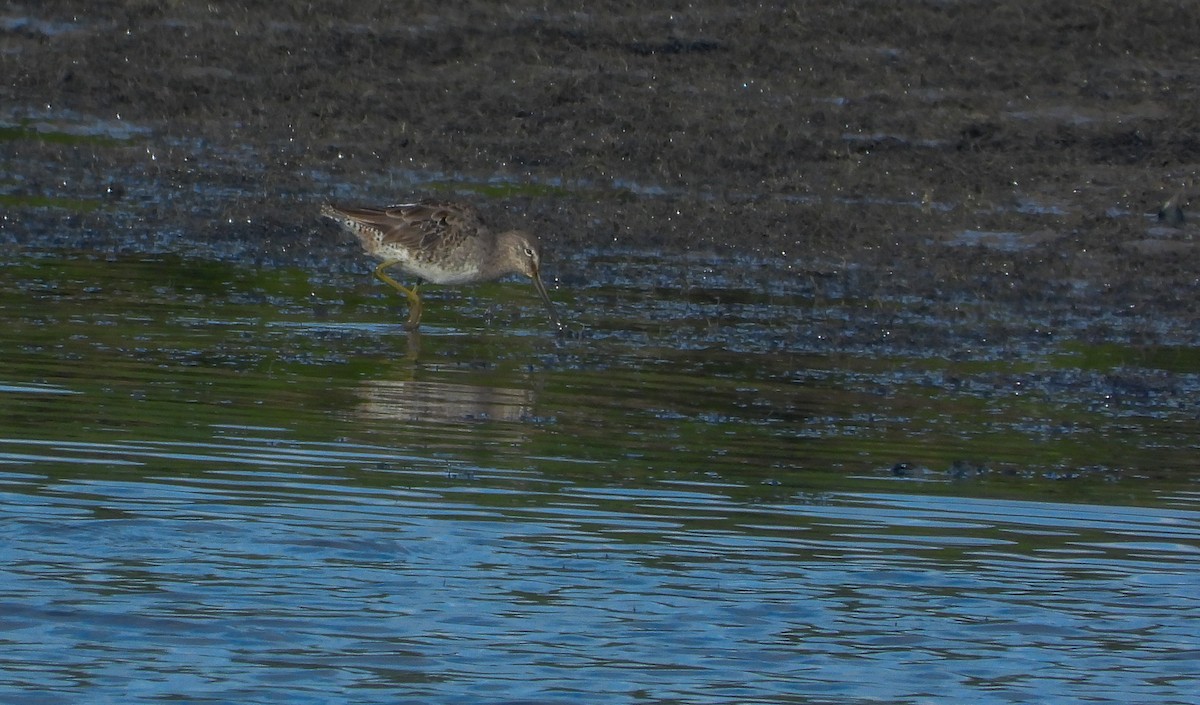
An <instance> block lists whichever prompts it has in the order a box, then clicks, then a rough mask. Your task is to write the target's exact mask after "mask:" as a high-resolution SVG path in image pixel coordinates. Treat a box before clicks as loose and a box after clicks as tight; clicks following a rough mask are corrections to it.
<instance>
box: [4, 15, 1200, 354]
mask: <svg viewBox="0 0 1200 705" xmlns="http://www.w3.org/2000/svg"><path fill="white" fill-rule="evenodd" d="M1197 24H1198V22H1197V19H1196V14H1195V13H1194V11H1192V10H1191V9H1189V7H1188V6H1187V5H1186V4H1173V3H1165V4H1164V3H1161V2H1130V3H1120V4H1116V3H1113V4H1102V5H1099V6H1094V7H1093V6H1066V5H1063V4H1061V3H1055V2H1041V3H1033V4H1029V3H1022V4H1015V3H1013V4H1001V5H991V4H975V3H889V2H867V3H855V4H853V5H843V4H839V3H829V4H816V5H812V6H804V7H802V8H790V7H787V6H786V4H785V5H781V6H778V7H766V8H753V9H740V8H731V7H729V6H728V4H727V3H717V2H695V3H689V4H687V5H686V6H684V7H680V8H677V9H671V10H664V9H649V10H643V9H636V8H634V7H633V6H627V5H614V6H608V5H600V6H597V5H595V4H594V3H579V4H575V5H570V4H556V5H554V6H552V7H551V6H546V5H544V4H543V3H527V4H513V3H507V4H505V5H503V6H501V5H499V4H496V3H486V2H479V3H455V4H453V5H428V6H424V7H418V8H405V9H404V11H397V9H396V8H395V7H394V6H393V5H391V4H389V3H374V2H367V3H354V4H352V5H349V6H347V5H346V4H344V3H335V2H304V3H251V4H248V5H246V6H243V7H237V8H234V7H229V6H225V5H213V4H203V3H178V4H168V5H164V4H162V3H153V2H104V3H83V2H64V1H55V0H49V1H47V2H38V3H15V4H12V3H10V4H9V5H7V6H6V8H5V9H4V10H3V12H2V13H0V74H2V75H3V76H4V80H3V83H2V85H0V105H2V114H0V121H2V123H0V130H2V131H0V159H2V160H3V164H4V169H3V172H4V174H3V177H2V178H0V199H2V201H0V202H2V203H3V205H4V217H3V220H0V239H2V240H3V241H4V242H5V243H6V246H8V247H12V248H18V249H29V248H56V249H65V250H82V251H85V252H97V253H104V254H110V253H122V252H133V253H139V252H163V251H173V252H179V253H182V254H184V255H185V256H188V257H199V258H216V259H223V260H236V261H242V262H246V263H251V264H255V265H261V264H267V265H274V266H299V267H303V268H307V269H312V270H321V269H328V268H342V269H344V268H354V269H364V270H365V266H366V264H365V262H364V261H363V259H362V258H361V256H360V254H359V253H358V252H357V249H356V248H355V247H353V246H352V245H351V244H349V243H347V242H346V241H345V240H344V239H341V238H339V237H338V236H337V235H336V234H335V233H334V231H333V230H332V229H330V228H328V227H325V226H323V225H322V224H321V223H319V222H317V219H316V212H317V209H318V207H319V205H320V204H321V203H322V202H323V201H325V200H329V199H337V200H348V201H358V202H379V201H392V200H398V199H404V198H409V197H413V196H427V195H433V196H454V197H460V196H461V197H467V198H470V199H472V200H473V201H475V202H476V203H478V204H479V205H480V206H481V207H482V208H483V209H484V210H485V211H486V212H488V214H489V215H490V216H491V217H492V218H493V219H494V220H497V221H500V222H503V223H506V224H507V223H512V222H515V223H521V224H525V225H527V226H529V227H531V228H532V229H534V230H535V231H537V232H539V233H541V234H542V236H543V238H544V239H545V240H546V241H547V243H548V246H549V249H550V250H551V251H552V253H553V254H552V258H554V259H555V261H556V266H557V272H556V273H557V274H558V276H559V280H560V281H561V282H563V283H564V284H566V285H580V284H583V283H585V282H588V281H593V280H594V278H595V274H594V272H592V271H589V269H588V266H587V265H588V262H589V259H588V258H587V257H576V256H575V254H574V253H577V252H581V251H585V252H600V253H606V252H621V251H631V250H632V251H638V252H646V251H651V252H655V251H661V252H663V253H666V254H668V255H669V254H671V253H693V254H694V253H697V252H704V253H712V254H713V255H715V256H716V257H718V258H720V259H721V261H723V262H724V263H725V264H724V265H723V266H726V267H731V268H738V267H747V268H752V269H755V270H760V269H762V268H764V267H765V268H767V270H768V271H769V275H770V276H771V277H772V278H774V279H776V280H777V281H780V282H784V283H788V282H791V281H796V282H803V283H804V286H808V287H810V289H811V290H812V292H813V295H814V296H817V297H820V296H835V297H844V298H851V299H861V300H864V301H882V300H904V301H919V302H923V304H922V305H923V306H925V307H926V308H927V309H928V314H929V315H932V316H934V317H942V318H947V317H954V316H956V315H958V311H959V309H960V307H961V306H962V305H964V304H965V305H967V306H970V307H980V306H982V307H985V308H993V309H996V310H1001V309H1002V308H1003V309H1004V310H1008V309H1007V308H1005V307H1012V308H1011V317H1013V318H1016V319H1024V318H1026V316H1027V315H1028V314H1029V313H1030V312H1033V313H1036V315H1037V316H1038V317H1039V318H1040V319H1041V320H1042V321H1043V323H1042V324H1040V325H1037V326H1028V328H1030V331H1029V333H1028V335H1029V336H1031V338H1030V339H1031V340H1032V339H1035V338H1036V337H1037V336H1044V335H1046V334H1047V330H1046V328H1047V326H1049V327H1050V328H1051V330H1050V331H1049V333H1050V334H1064V333H1065V334H1069V335H1072V336H1081V337H1085V338H1088V339H1101V340H1113V339H1115V340H1120V341H1122V342H1133V343H1137V344H1150V345H1154V344H1160V343H1161V344H1173V345H1180V344H1192V343H1194V342H1195V339H1196V331H1197V330H1200V327H1198V326H1197V325H1196V322H1197V320H1196V319H1197V302H1196V301H1197V297H1196V295H1195V294H1196V289H1197V281H1198V276H1197V271H1198V269H1200V262H1198V261H1197V245H1196V242H1195V234H1196V232H1197V227H1198V226H1197V225H1196V224H1195V222H1193V220H1192V219H1191V218H1190V217H1189V215H1190V197H1191V195H1192V180H1193V178H1194V173H1195V164H1196V162H1197V157H1198V155H1200V131H1198V130H1197V118H1196V113H1195V110H1194V106H1195V105H1196V104H1197V76H1200V71H1197V68H1198V66H1200V56H1198V51H1197V49H1196V45H1195V43H1194V36H1195V35H1196V32H1195V31H1191V30H1195V29H1196V28H1197ZM1173 196H1178V198H1177V200H1176V204H1178V205H1179V209H1175V208H1172V209H1169V210H1168V211H1167V213H1166V215H1167V216H1168V217H1167V218H1166V219H1165V220H1159V219H1158V218H1157V217H1156V214H1157V213H1158V211H1159V208H1160V207H1161V206H1162V204H1163V203H1164V202H1165V201H1166V200H1167V199H1168V198H1171V197H1173ZM864 310H865V311H866V310H869V307H864ZM866 324H868V325H871V324H873V321H871V320H867V321H866ZM950 327H951V328H954V327H955V326H950ZM1033 329H1036V330H1033ZM1010 333H1012V331H1010ZM947 344H948V345H950V346H951V347H961V341H954V340H950V341H947Z"/></svg>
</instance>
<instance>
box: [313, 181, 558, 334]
mask: <svg viewBox="0 0 1200 705" xmlns="http://www.w3.org/2000/svg"><path fill="white" fill-rule="evenodd" d="M321 215H323V216H325V217H326V218H330V219H332V220H334V221H335V222H337V223H338V224H339V225H341V226H342V228H343V229H345V230H346V231H348V232H350V233H351V234H353V235H354V236H355V237H357V238H358V240H359V242H361V243H362V246H363V249H364V250H366V252H367V254H369V255H371V256H372V257H375V258H378V259H381V260H383V261H382V262H381V263H380V264H379V266H377V267H376V268H375V276H376V277H377V278H378V279H379V280H380V281H382V282H383V283H385V284H387V285H388V286H391V287H392V288H394V289H396V291H399V292H400V293H401V294H404V296H405V297H406V298H407V299H408V306H409V308H408V321H407V322H406V323H405V324H404V327H405V328H407V329H408V330H416V329H417V327H418V326H419V325H420V324H421V297H420V296H418V295H417V287H418V286H420V284H421V282H422V281H427V282H430V283H432V284H470V283H472V282H481V281H488V280H490V279H496V278H498V277H502V276H504V275H506V274H524V275H525V276H527V277H529V278H530V279H532V280H533V286H534V288H536V289H537V292H538V294H539V295H540V296H541V297H542V301H544V302H545V303H546V310H547V311H549V312H550V321H551V322H552V323H554V326H555V328H557V329H559V330H561V329H562V324H561V323H560V322H559V320H558V314H557V313H555V311H554V304H553V303H551V301H550V295H549V294H547V293H546V285H545V284H543V283H542V278H541V276H540V275H539V273H538V272H539V269H540V267H541V253H540V252H539V251H538V248H537V245H536V244H534V240H533V238H532V237H531V236H530V235H529V234H528V233H526V232H524V231H521V230H507V231H505V232H501V233H496V232H493V231H492V230H491V229H489V228H488V227H487V225H485V224H484V222H483V220H482V219H480V217H479V213H478V212H477V211H476V210H475V208H474V207H472V206H470V205H467V204H464V203H447V202H442V201H432V200H425V201H419V202H417V203H403V204H399V205H394V206H386V207H384V208H348V207H342V206H334V205H326V206H324V207H323V208H321ZM391 267H399V268H400V270H401V271H402V272H404V273H405V274H409V275H411V276H414V277H417V279H418V281H417V283H416V284H414V285H413V286H411V287H407V286H404V285H402V284H400V282H398V281H396V280H395V279H393V278H392V277H391V276H390V275H389V274H388V273H387V271H386V270H387V269H390V268H391Z"/></svg>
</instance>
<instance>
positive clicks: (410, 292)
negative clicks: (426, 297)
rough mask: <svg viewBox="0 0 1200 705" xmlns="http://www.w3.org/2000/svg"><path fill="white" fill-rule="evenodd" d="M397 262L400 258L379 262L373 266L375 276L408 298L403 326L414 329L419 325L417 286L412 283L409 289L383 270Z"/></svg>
mask: <svg viewBox="0 0 1200 705" xmlns="http://www.w3.org/2000/svg"><path fill="white" fill-rule="evenodd" d="M397 264H400V260H388V261H386V262H383V263H381V264H380V265H379V266H378V267H376V268H375V278H376V279H378V280H379V281H381V282H383V283H384V284H387V285H388V286H390V287H392V288H393V289H395V290H396V291H399V292H400V293H401V294H404V296H406V297H407V298H408V321H406V322H405V323H404V327H405V328H407V329H409V330H416V329H417V326H419V325H421V297H420V296H417V286H416V285H413V288H411V289H410V288H408V287H407V286H404V285H403V284H401V283H400V282H398V281H396V280H395V279H392V277H391V276H390V275H389V274H388V273H387V272H385V271H383V270H385V269H387V268H388V267H394V266H396V265H397Z"/></svg>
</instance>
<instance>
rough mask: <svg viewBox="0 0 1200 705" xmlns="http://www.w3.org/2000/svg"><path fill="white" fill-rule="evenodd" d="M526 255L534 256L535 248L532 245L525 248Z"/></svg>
mask: <svg viewBox="0 0 1200 705" xmlns="http://www.w3.org/2000/svg"><path fill="white" fill-rule="evenodd" d="M525 256H526V257H533V248H532V247H526V248H525Z"/></svg>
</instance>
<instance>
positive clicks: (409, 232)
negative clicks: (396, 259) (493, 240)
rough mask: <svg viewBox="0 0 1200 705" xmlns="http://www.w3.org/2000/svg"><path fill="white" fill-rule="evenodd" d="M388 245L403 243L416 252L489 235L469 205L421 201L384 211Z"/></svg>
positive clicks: (384, 231) (385, 240) (388, 208)
mask: <svg viewBox="0 0 1200 705" xmlns="http://www.w3.org/2000/svg"><path fill="white" fill-rule="evenodd" d="M383 212H384V214H385V219H386V222H387V224H386V225H383V224H381V227H380V229H381V230H383V241H384V243H385V244H386V243H393V242H396V243H399V244H401V245H403V246H404V247H407V248H409V249H411V250H413V251H417V252H422V251H429V250H430V249H440V248H444V247H447V246H448V245H450V244H454V243H458V242H462V241H463V240H465V239H468V238H472V237H475V235H476V234H477V233H479V232H482V231H485V230H486V228H487V226H485V225H484V224H483V221H482V220H480V218H479V212H478V211H476V210H475V208H473V207H472V206H469V205H467V204H465V203H446V202H442V201H421V202H419V203H405V204H400V205H395V206H388V207H387V208H385V209H383Z"/></svg>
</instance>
